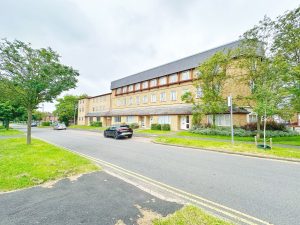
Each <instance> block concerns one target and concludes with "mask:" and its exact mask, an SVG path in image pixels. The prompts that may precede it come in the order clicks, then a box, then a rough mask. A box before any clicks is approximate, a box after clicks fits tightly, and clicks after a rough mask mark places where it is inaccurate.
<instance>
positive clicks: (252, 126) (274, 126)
mask: <svg viewBox="0 0 300 225" xmlns="http://www.w3.org/2000/svg"><path fill="white" fill-rule="evenodd" d="M241 128H242V129H244V130H251V131H255V130H257V124H256V123H247V124H246V125H244V126H241ZM260 129H261V130H263V129H264V124H263V122H262V123H261V125H260ZM266 130H281V131H287V127H286V125H285V124H283V123H276V122H275V121H267V124H266Z"/></svg>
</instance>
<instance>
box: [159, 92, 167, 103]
mask: <svg viewBox="0 0 300 225" xmlns="http://www.w3.org/2000/svg"><path fill="white" fill-rule="evenodd" d="M160 101H161V102H165V101H166V92H162V93H160Z"/></svg>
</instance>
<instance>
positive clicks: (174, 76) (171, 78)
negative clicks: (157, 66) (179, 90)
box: [169, 73, 178, 83]
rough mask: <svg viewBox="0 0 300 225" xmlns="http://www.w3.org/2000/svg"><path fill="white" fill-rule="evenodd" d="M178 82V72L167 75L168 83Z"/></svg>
mask: <svg viewBox="0 0 300 225" xmlns="http://www.w3.org/2000/svg"><path fill="white" fill-rule="evenodd" d="M176 82H178V74H177V73H175V74H172V75H170V76H169V83H176Z"/></svg>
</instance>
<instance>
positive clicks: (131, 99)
mask: <svg viewBox="0 0 300 225" xmlns="http://www.w3.org/2000/svg"><path fill="white" fill-rule="evenodd" d="M132 103H133V98H132V97H130V98H129V101H128V104H129V105H132Z"/></svg>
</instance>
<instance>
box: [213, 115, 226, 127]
mask: <svg viewBox="0 0 300 225" xmlns="http://www.w3.org/2000/svg"><path fill="white" fill-rule="evenodd" d="M215 116H216V126H219V127H229V126H230V114H217V115H215ZM207 122H208V123H209V124H212V123H213V116H212V115H208V116H207Z"/></svg>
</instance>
